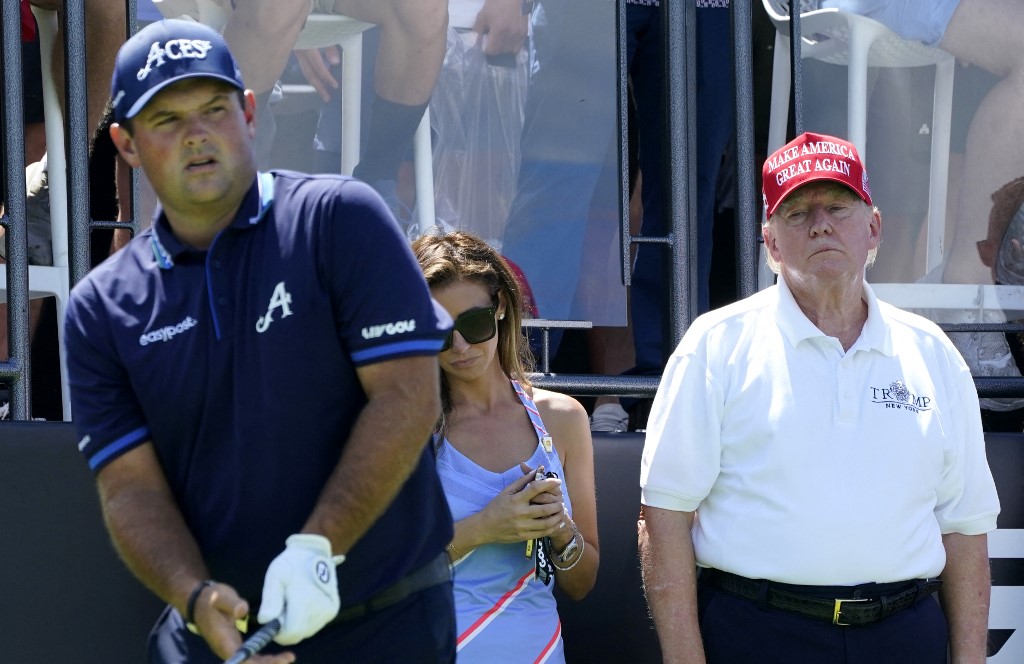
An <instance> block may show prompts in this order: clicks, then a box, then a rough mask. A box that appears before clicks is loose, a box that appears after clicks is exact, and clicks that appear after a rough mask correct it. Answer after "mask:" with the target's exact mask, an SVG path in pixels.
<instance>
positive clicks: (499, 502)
mask: <svg viewBox="0 0 1024 664" xmlns="http://www.w3.org/2000/svg"><path fill="white" fill-rule="evenodd" d="M520 468H522V470H523V476H522V477H521V478H519V479H517V480H516V481H515V482H513V483H512V484H509V485H508V486H507V487H505V488H504V489H503V490H502V491H501V493H499V494H498V495H497V496H495V497H494V499H493V500H491V502H490V503H488V504H487V507H485V508H484V509H483V510H481V511H480V512H479V518H480V530H481V535H483V537H484V541H483V542H479V544H483V543H485V542H498V543H502V544H510V543H514V542H525V541H527V540H531V539H538V538H541V537H547V536H549V535H553V534H555V533H557V532H558V531H559V530H566V528H565V527H564V526H561V527H560V524H562V523H563V518H564V516H565V509H564V506H563V504H562V480H560V479H558V478H547V477H545V478H543V479H539V480H537V479H534V476H535V471H534V470H533V469H531V468H530V467H529V466H527V465H526V464H520ZM540 470H543V468H541V469H540ZM568 530H570V531H571V529H568ZM570 536H571V533H570Z"/></svg>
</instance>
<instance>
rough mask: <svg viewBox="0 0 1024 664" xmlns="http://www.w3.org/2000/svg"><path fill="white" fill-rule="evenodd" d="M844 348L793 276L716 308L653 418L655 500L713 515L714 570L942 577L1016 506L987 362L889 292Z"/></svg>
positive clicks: (671, 370) (701, 551) (670, 377)
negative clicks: (983, 386)
mask: <svg viewBox="0 0 1024 664" xmlns="http://www.w3.org/2000/svg"><path fill="white" fill-rule="evenodd" d="M864 299H865V301H866V302H867V304H868V317H867V322H866V323H865V325H864V329H863V331H862V332H861V336H860V338H859V339H858V340H857V342H856V343H855V344H854V345H853V347H852V348H850V350H849V351H846V352H844V350H843V348H842V346H841V345H840V343H839V340H838V339H836V338H834V337H828V336H826V335H825V334H824V333H822V332H821V331H820V330H819V329H818V328H817V327H816V326H815V325H814V324H812V323H811V322H810V320H808V318H807V317H806V316H805V315H804V314H803V312H802V311H801V310H800V308H799V307H798V306H797V303H796V301H795V300H794V298H793V295H792V293H791V292H790V291H789V289H788V288H787V287H786V285H785V283H784V281H783V280H782V279H780V280H779V285H777V286H774V287H771V288H769V289H766V290H764V291H761V292H759V293H757V294H755V295H753V296H751V297H749V298H746V299H744V300H741V301H740V302H736V303H735V304H732V305H730V306H727V307H724V308H722V309H718V310H715V311H712V312H710V313H708V314H705V315H703V316H701V317H699V318H698V319H697V320H696V321H694V323H693V325H691V326H690V328H689V330H688V331H687V333H686V335H685V336H684V337H683V340H682V341H681V342H680V344H679V347H678V348H676V350H675V352H674V353H673V354H672V357H671V358H670V359H669V362H668V366H667V367H666V369H665V374H664V376H663V377H662V381H661V385H660V387H659V388H658V394H657V396H656V398H655V400H654V405H653V408H652V410H651V414H650V418H649V421H648V429H647V439H646V444H645V447H644V453H643V461H642V466H641V471H640V473H641V475H640V485H641V488H642V502H643V503H644V504H645V505H650V506H652V507H660V508H664V509H669V510H678V511H686V512H690V511H696V512H697V519H696V521H695V523H694V527H693V542H694V550H695V553H696V558H697V563H698V565H701V566H705V567H714V568H717V569H720V570H724V571H727V572H732V573H735V574H739V575H742V576H746V577H749V578H756V579H770V580H773V581H779V582H784V583H795V584H805V585H855V584H859V583H866V582H871V581H875V582H879V583H881V582H888V581H901V580H906V579H914V578H926V577H934V576H937V575H938V574H939V573H940V572H941V571H942V569H943V567H944V566H945V550H944V549H943V546H942V541H941V534H944V533H954V532H956V533H963V534H966V535H976V534H981V533H986V532H989V531H991V530H994V529H995V527H996V516H997V515H998V513H999V500H998V498H997V496H996V490H995V484H994V482H993V480H992V475H991V472H990V471H989V467H988V462H987V461H986V458H985V441H984V437H983V435H982V427H981V415H980V412H979V407H978V395H977V392H976V390H975V388H974V382H973V380H972V379H971V374H970V370H969V369H968V368H967V365H966V364H965V363H964V361H963V359H962V358H961V357H960V354H959V353H958V352H957V351H956V349H955V348H954V347H953V345H952V344H951V343H950V342H949V340H948V338H947V337H946V335H945V334H944V333H943V332H942V331H941V330H940V329H939V328H938V327H937V326H936V325H935V324H933V323H932V322H931V321H929V320H927V319H925V318H922V317H920V316H917V315H914V314H910V313H907V312H905V311H901V310H899V309H896V308H895V307H892V306H890V305H888V304H885V303H883V302H879V301H878V300H877V299H876V297H875V294H874V292H873V291H872V290H871V288H870V286H867V285H865V287H864Z"/></svg>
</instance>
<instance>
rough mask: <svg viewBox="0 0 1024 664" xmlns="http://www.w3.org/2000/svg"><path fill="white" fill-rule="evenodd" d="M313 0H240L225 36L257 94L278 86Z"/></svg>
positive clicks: (243, 77) (244, 78) (249, 84)
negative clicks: (310, 0) (277, 82)
mask: <svg viewBox="0 0 1024 664" xmlns="http://www.w3.org/2000/svg"><path fill="white" fill-rule="evenodd" d="M309 9H310V5H309V0H238V2H237V4H236V6H235V10H234V11H233V12H232V13H231V16H230V17H229V18H228V22H227V24H226V25H225V26H224V39H225V40H226V41H227V42H228V45H229V46H230V47H231V52H232V53H233V54H234V56H235V59H236V60H237V61H238V66H239V67H241V69H242V80H243V81H245V84H246V85H247V86H248V87H249V88H251V89H252V90H253V91H254V92H255V93H256V94H260V93H262V92H266V91H268V90H270V89H271V88H273V87H274V83H275V82H276V81H277V79H278V78H279V77H280V76H281V72H283V71H284V68H285V66H286V65H287V64H288V57H289V56H290V55H291V52H292V47H294V46H295V40H296V39H298V37H299V32H300V31H301V30H302V25H303V23H304V22H305V21H306V16H308V15H309Z"/></svg>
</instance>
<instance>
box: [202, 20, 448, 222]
mask: <svg viewBox="0 0 1024 664" xmlns="http://www.w3.org/2000/svg"><path fill="white" fill-rule="evenodd" d="M205 1H209V0H205ZM372 27H373V24H372V23H366V22H364V21H358V20H356V19H354V18H350V17H348V16H340V15H337V14H310V15H309V17H308V18H306V25H305V26H304V27H303V28H302V32H300V33H299V38H298V40H297V41H296V42H295V48H296V49H308V48H323V47H325V46H333V45H337V46H338V47H339V48H340V49H341V51H342V58H341V172H342V173H344V174H346V175H351V174H352V171H353V169H354V168H355V167H356V164H357V163H359V128H360V114H361V112H362V82H363V73H362V69H363V32H364V31H365V30H367V29H369V28H372ZM431 159H432V156H431V146H430V110H429V109H428V110H427V111H425V112H424V113H423V117H422V118H421V119H420V124H419V126H418V127H417V128H416V134H415V135H414V136H413V170H414V172H415V182H416V218H417V221H418V222H419V227H420V229H426V228H429V227H430V226H432V225H433V224H434V218H435V216H434V165H433V162H432V161H431Z"/></svg>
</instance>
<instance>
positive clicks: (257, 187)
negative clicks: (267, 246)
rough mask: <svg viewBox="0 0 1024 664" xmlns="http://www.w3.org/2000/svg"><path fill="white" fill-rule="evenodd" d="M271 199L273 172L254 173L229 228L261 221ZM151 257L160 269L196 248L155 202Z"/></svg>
mask: <svg viewBox="0 0 1024 664" xmlns="http://www.w3.org/2000/svg"><path fill="white" fill-rule="evenodd" d="M273 203H274V176H273V174H272V173H257V174H256V177H255V178H254V179H253V183H252V186H251V187H249V190H248V191H247V192H245V196H244V197H243V198H242V203H241V205H239V206H238V212H236V213H235V218H234V219H233V220H232V221H231V223H230V224H229V225H228V227H229V228H236V229H245V228H249V227H251V226H255V225H256V224H258V223H260V222H261V221H263V218H264V217H265V216H266V213H267V210H269V209H270V206H271V205H272V204H273ZM151 237H152V240H151V244H152V248H153V258H154V260H156V264H157V265H158V266H159V267H160V268H161V269H163V270H169V269H171V268H172V267H174V260H175V259H176V258H178V257H179V256H181V255H182V254H184V253H185V252H187V251H195V248H194V247H190V246H189V245H187V244H185V243H184V242H182V241H181V240H179V239H178V238H177V236H175V235H174V231H173V230H172V229H171V224H170V222H168V221H167V215H165V214H164V210H163V207H162V206H160V205H157V208H156V211H155V212H154V213H153V234H152V236H151Z"/></svg>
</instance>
